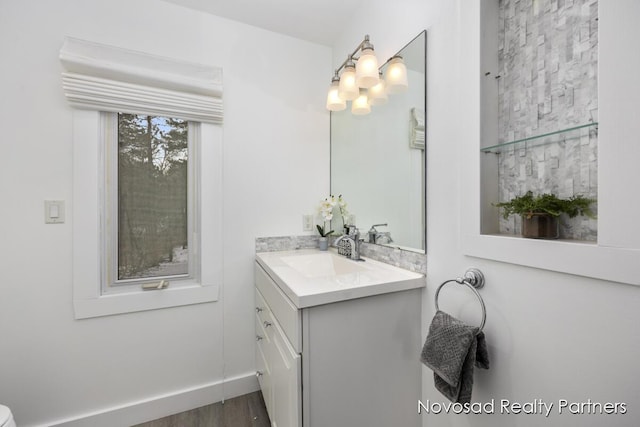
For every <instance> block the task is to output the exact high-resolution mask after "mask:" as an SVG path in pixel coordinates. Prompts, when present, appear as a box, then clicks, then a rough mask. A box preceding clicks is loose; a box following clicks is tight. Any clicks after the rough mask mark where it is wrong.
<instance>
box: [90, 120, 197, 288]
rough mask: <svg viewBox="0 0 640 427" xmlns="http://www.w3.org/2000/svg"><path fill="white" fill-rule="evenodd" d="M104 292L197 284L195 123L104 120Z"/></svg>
mask: <svg viewBox="0 0 640 427" xmlns="http://www.w3.org/2000/svg"><path fill="white" fill-rule="evenodd" d="M104 122H105V141H104V150H105V157H104V158H105V169H104V178H105V182H104V185H103V188H104V191H103V193H104V194H103V196H104V206H105V209H104V210H105V212H104V217H105V221H103V224H104V225H103V226H104V230H103V233H102V236H103V240H104V241H103V246H104V252H103V253H104V255H103V257H102V262H103V268H102V270H103V272H104V274H103V278H102V293H103V294H109V293H113V292H124V291H128V290H129V291H130V290H131V289H132V288H139V287H140V286H143V285H146V286H148V287H154V286H158V285H161V283H162V284H165V283H166V284H170V285H171V286H173V287H175V286H180V285H181V284H184V283H189V282H193V281H194V280H198V279H199V271H198V266H199V259H198V258H199V257H198V253H199V251H198V250H197V248H196V247H195V245H196V244H197V241H198V238H197V236H198V235H199V224H198V209H197V207H198V205H199V203H198V202H199V194H198V192H197V189H198V188H199V186H198V174H197V171H198V169H199V168H198V160H199V159H198V156H197V155H196V148H197V145H198V142H197V141H195V139H196V138H197V127H198V124H197V123H192V122H188V121H186V120H182V119H176V118H170V117H162V116H150V115H143V114H126V113H117V114H116V113H105V120H104Z"/></svg>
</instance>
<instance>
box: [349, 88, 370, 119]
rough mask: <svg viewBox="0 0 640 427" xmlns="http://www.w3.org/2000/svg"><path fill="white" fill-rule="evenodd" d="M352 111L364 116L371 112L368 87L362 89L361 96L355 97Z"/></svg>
mask: <svg viewBox="0 0 640 427" xmlns="http://www.w3.org/2000/svg"><path fill="white" fill-rule="evenodd" d="M351 112H352V113H353V114H355V115H356V116H363V115H365V114H369V113H370V112H371V106H370V105H369V97H368V96H367V90H366V89H362V88H361V89H360V96H358V97H357V98H356V99H354V100H353V102H352V103H351Z"/></svg>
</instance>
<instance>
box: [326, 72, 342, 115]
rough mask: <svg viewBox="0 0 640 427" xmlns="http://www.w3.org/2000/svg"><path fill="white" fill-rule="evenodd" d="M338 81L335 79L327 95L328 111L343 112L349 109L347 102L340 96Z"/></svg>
mask: <svg viewBox="0 0 640 427" xmlns="http://www.w3.org/2000/svg"><path fill="white" fill-rule="evenodd" d="M338 84H339V83H338V79H334V80H333V81H332V82H331V85H330V86H329V92H328V93H327V110H330V111H342V110H344V109H345V108H347V102H346V101H345V100H344V99H341V98H340V97H339V96H338Z"/></svg>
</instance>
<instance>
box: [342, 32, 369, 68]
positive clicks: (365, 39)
mask: <svg viewBox="0 0 640 427" xmlns="http://www.w3.org/2000/svg"><path fill="white" fill-rule="evenodd" d="M370 44H371V43H370V42H369V34H365V36H364V40H362V41H361V42H360V44H359V45H358V47H356V48H355V49H354V51H353V52H352V53H351V54H350V55H349V56H347V59H345V60H344V62H343V63H342V64H341V65H340V66H339V67H338V68H337V69H336V74H339V73H340V71H342V69H343V68H344V67H345V66H346V65H347V63H348V62H349V61H353V60H354V59H355V60H358V58H357V57H355V56H356V53H358V51H360V49H362V48H363V47H364V46H366V45H370Z"/></svg>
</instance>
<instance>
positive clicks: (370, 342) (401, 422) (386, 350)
mask: <svg viewBox="0 0 640 427" xmlns="http://www.w3.org/2000/svg"><path fill="white" fill-rule="evenodd" d="M272 276H274V277H272ZM255 277H256V291H255V298H256V366H257V371H258V373H257V374H258V381H259V382H260V387H261V389H262V393H263V396H264V400H265V403H266V406H267V411H268V413H269V417H270V418H271V422H272V426H277V427H293V426H295V427H329V426H332V427H333V426H335V427H343V426H344V427H347V426H356V427H357V426H367V427H389V426H403V427H414V426H415V427H417V426H419V425H420V424H421V420H420V418H419V415H418V414H417V410H416V407H417V401H418V399H420V391H421V368H420V362H419V355H420V349H421V345H422V343H421V336H420V335H421V328H420V316H421V314H420V304H421V289H420V287H422V286H419V287H418V286H413V287H412V288H410V289H402V290H399V291H388V290H387V291H385V293H382V294H378V295H371V296H366V297H357V298H352V299H341V300H339V301H335V302H331V303H325V304H319V305H312V306H306V307H297V306H296V303H294V302H293V301H292V299H293V298H289V297H288V296H287V294H286V293H285V292H283V289H282V285H280V286H279V285H278V282H280V283H282V280H283V279H282V277H279V276H278V275H277V274H276V273H275V272H274V271H273V270H271V269H270V268H269V267H268V266H265V268H263V266H262V265H260V263H258V262H256V264H255ZM285 290H286V289H285ZM293 300H294V301H295V299H293ZM298 304H299V302H298ZM299 305H300V304H299Z"/></svg>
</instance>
